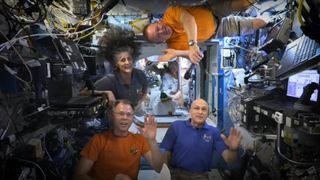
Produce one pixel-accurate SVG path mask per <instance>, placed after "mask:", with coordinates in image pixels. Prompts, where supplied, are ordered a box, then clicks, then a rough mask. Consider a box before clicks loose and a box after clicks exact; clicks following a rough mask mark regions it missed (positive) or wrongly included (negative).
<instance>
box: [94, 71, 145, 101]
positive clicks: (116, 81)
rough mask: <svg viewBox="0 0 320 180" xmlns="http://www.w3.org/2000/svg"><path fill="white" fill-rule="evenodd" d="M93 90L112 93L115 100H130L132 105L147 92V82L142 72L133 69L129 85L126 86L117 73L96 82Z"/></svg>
mask: <svg viewBox="0 0 320 180" xmlns="http://www.w3.org/2000/svg"><path fill="white" fill-rule="evenodd" d="M94 86H95V89H96V90H100V91H106V90H108V91H112V92H113V94H114V96H115V98H116V99H127V100H130V101H131V102H132V103H133V104H134V105H137V103H138V101H139V100H140V99H142V97H143V95H144V94H146V93H147V90H148V80H147V77H146V75H145V74H144V72H143V71H141V70H139V69H135V68H133V70H132V80H131V84H126V83H125V82H124V80H123V78H122V76H121V74H120V73H119V72H118V71H115V72H114V74H108V75H106V76H104V77H103V78H101V79H100V80H98V81H97V82H96V83H95V84H94Z"/></svg>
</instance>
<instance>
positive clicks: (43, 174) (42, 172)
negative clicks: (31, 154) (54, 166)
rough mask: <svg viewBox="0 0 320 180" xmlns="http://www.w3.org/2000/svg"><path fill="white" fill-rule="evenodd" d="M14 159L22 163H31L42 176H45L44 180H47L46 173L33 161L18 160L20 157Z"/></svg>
mask: <svg viewBox="0 0 320 180" xmlns="http://www.w3.org/2000/svg"><path fill="white" fill-rule="evenodd" d="M14 159H17V160H19V161H22V162H27V163H30V164H32V165H34V166H35V167H37V168H38V169H39V170H40V172H41V174H42V176H43V179H44V180H46V179H47V177H46V174H45V173H44V171H43V170H42V168H41V167H40V166H39V165H38V164H37V163H35V162H33V161H29V160H26V159H22V158H18V157H14Z"/></svg>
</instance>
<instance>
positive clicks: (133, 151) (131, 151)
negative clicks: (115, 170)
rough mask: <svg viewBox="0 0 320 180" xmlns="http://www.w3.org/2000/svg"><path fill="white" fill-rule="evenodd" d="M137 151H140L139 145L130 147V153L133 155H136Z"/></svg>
mask: <svg viewBox="0 0 320 180" xmlns="http://www.w3.org/2000/svg"><path fill="white" fill-rule="evenodd" d="M137 153H138V149H137V147H135V146H132V147H131V148H130V154H131V155H132V156H134V155H136V154H137Z"/></svg>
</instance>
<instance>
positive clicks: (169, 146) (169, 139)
mask: <svg viewBox="0 0 320 180" xmlns="http://www.w3.org/2000/svg"><path fill="white" fill-rule="evenodd" d="M174 124H175V123H173V124H172V125H171V126H170V128H169V129H168V130H167V132H166V135H165V136H164V138H163V140H162V142H161V144H160V148H162V149H165V150H167V151H170V152H172V151H173V146H174V144H175V142H176V139H177V133H176V131H175V125H174Z"/></svg>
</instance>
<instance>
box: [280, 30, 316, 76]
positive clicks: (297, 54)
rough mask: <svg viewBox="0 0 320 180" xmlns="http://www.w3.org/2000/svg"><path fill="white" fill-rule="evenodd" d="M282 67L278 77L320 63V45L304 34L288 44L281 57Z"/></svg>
mask: <svg viewBox="0 0 320 180" xmlns="http://www.w3.org/2000/svg"><path fill="white" fill-rule="evenodd" d="M280 65H281V66H280V68H279V69H278V71H277V72H276V77H277V78H278V79H281V80H282V79H286V78H288V77H289V76H290V75H293V74H296V73H298V72H301V71H303V70H305V69H310V68H312V67H315V66H317V65H320V45H319V43H317V42H316V41H314V40H312V39H310V38H309V37H307V36H305V35H303V36H301V37H300V38H298V39H296V40H295V41H293V42H291V43H290V44H288V45H287V47H286V49H285V52H284V54H283V56H282V58H281V62H280Z"/></svg>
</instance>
